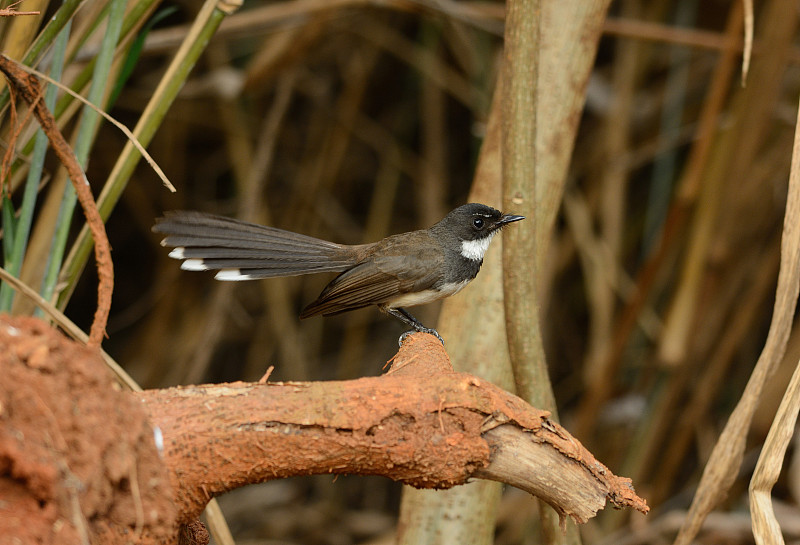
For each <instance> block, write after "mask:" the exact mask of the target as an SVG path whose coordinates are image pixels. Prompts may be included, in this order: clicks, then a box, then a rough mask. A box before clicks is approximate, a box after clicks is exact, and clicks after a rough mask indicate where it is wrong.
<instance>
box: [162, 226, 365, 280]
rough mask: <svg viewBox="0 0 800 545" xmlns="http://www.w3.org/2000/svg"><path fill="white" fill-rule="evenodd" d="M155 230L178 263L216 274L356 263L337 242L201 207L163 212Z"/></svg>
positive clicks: (236, 276)
mask: <svg viewBox="0 0 800 545" xmlns="http://www.w3.org/2000/svg"><path fill="white" fill-rule="evenodd" d="M153 231H155V232H157V233H163V234H165V235H167V236H166V238H164V240H163V241H161V244H162V246H168V247H171V248H173V250H172V251H171V252H170V254H169V255H170V257H173V258H175V259H181V260H183V263H182V264H181V268H182V269H186V270H197V271H200V270H202V271H204V270H216V271H219V272H218V273H217V276H216V277H217V279H218V280H251V279H256V278H269V277H274V276H296V275H301V274H310V273H317V272H326V271H327V272H341V271H344V270H346V269H348V268H350V267H352V266H353V264H354V257H353V252H352V251H348V249H347V247H345V246H342V245H341V244H336V243H333V242H328V241H326V240H321V239H318V238H314V237H309V236H306V235H301V234H298V233H292V232H291V231H284V230H282V229H276V228H275V227H266V226H263V225H256V224H254V223H248V222H245V221H241V220H236V219H232V218H225V217H221V216H214V215H211V214H204V213H202V212H188V211H175V212H167V213H166V214H165V215H164V217H163V218H159V219H157V220H156V224H155V226H153Z"/></svg>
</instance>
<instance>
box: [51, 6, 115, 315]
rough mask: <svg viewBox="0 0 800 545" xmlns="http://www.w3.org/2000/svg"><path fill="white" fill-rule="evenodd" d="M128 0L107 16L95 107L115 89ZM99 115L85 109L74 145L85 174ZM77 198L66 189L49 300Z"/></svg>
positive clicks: (92, 93)
mask: <svg viewBox="0 0 800 545" xmlns="http://www.w3.org/2000/svg"><path fill="white" fill-rule="evenodd" d="M126 3H127V0H112V1H111V6H110V10H109V13H108V25H107V27H106V32H105V35H104V36H103V41H102V43H101V45H100V53H99V54H98V55H97V61H96V64H95V70H94V75H93V77H92V83H91V85H90V87H89V95H88V97H87V99H88V100H89V102H91V103H92V104H97V105H101V104H102V102H103V97H104V96H105V94H106V88H107V87H108V86H109V85H113V82H112V81H111V78H110V77H109V75H110V72H111V64H112V62H113V61H114V53H115V52H116V48H117V43H118V42H119V37H120V33H121V31H122V22H123V19H124V16H125V5H126ZM98 122H99V114H98V113H97V112H96V111H94V110H93V109H92V108H84V109H83V113H82V114H81V120H80V126H79V129H78V137H77V140H76V142H75V149H74V153H75V156H76V158H77V159H78V163H79V164H80V165H81V166H82V167H83V169H84V171H85V170H86V165H87V163H88V160H89V151H90V150H91V147H92V143H93V142H94V139H95V135H96V134H97V129H98V127H99V123H98ZM76 203H77V195H76V193H75V189H74V188H73V187H72V185H71V184H67V185H66V186H65V188H64V197H63V199H62V200H61V207H60V208H59V211H58V223H57V224H56V232H55V235H54V240H53V245H52V248H51V251H50V261H49V263H48V267H47V270H46V272H45V277H44V280H43V282H42V292H41V293H42V297H44V298H45V299H47V300H49V299H50V297H52V295H53V292H54V291H55V285H56V282H57V280H58V271H59V268H60V267H61V262H62V259H63V257H64V251H65V249H66V246H67V236H68V235H69V228H70V224H71V222H72V214H73V212H74V211H75V204H76Z"/></svg>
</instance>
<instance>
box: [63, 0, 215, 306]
mask: <svg viewBox="0 0 800 545" xmlns="http://www.w3.org/2000/svg"><path fill="white" fill-rule="evenodd" d="M217 4H218V3H217V2H216V1H215V0H206V2H205V4H204V5H203V7H202V9H201V10H200V13H199V14H198V16H197V19H196V20H195V22H194V24H193V25H192V28H191V29H190V31H189V34H188V35H187V37H186V39H185V40H184V41H183V43H182V44H181V47H180V48H179V49H178V52H177V53H176V55H175V58H174V59H173V60H172V63H170V66H169V67H168V68H167V71H166V73H165V74H164V77H163V78H161V81H160V82H159V85H158V87H157V88H156V90H155V91H154V93H153V97H152V98H151V99H150V102H149V103H148V104H147V107H146V108H145V110H144V112H142V116H141V118H140V119H139V122H138V123H137V124H136V128H135V129H134V131H133V134H134V136H135V137H136V138H137V139H138V140H139V142H140V143H141V144H142V145H143V146H147V145H148V144H149V143H150V141H151V140H152V138H153V136H154V135H155V132H156V130H157V129H158V127H159V126H160V125H161V121H162V120H163V119H164V116H165V115H166V113H167V111H168V110H169V108H170V106H171V105H172V102H173V101H174V100H175V97H176V96H177V95H178V92H179V91H180V89H181V88H182V87H183V84H184V83H185V82H186V79H187V77H188V76H189V72H190V71H191V70H192V68H193V67H194V64H195V62H197V59H198V58H199V57H200V54H201V53H202V52H203V51H204V50H205V48H206V46H207V45H208V42H209V40H210V39H211V36H213V34H214V32H215V31H216V29H217V27H218V26H219V25H220V23H221V22H222V20H223V19H224V18H225V15H226V14H227V13H226V12H225V11H222V10H221V9H219V8H218V7H217ZM140 158H141V154H140V153H139V152H138V151H137V150H136V148H135V147H134V146H133V144H131V143H130V142H128V143H127V144H126V145H125V148H124V149H123V150H122V153H121V154H120V156H119V158H118V159H117V162H116V164H115V165H114V168H113V170H112V171H111V174H110V175H109V177H108V180H107V181H106V184H105V186H104V187H103V190H102V192H101V193H100V197H99V198H98V201H97V205H98V209H99V210H100V215H101V217H102V218H103V220H106V219H108V217H109V215H111V211H112V210H113V209H114V206H115V205H116V204H117V201H119V198H120V196H121V195H122V191H123V190H124V189H125V186H126V185H127V183H128V181H129V180H130V177H131V175H132V174H133V170H134V168H136V165H137V164H138V162H139V159H140ZM92 244H93V241H92V238H91V234H90V233H89V230H88V228H87V227H86V226H84V227H83V229H81V232H80V234H79V235H78V239H77V240H76V241H75V244H74V245H73V246H72V249H71V251H70V253H69V255H68V256H67V259H66V261H65V263H64V267H63V268H62V270H61V275H60V277H61V279H62V281H63V282H62V285H63V286H64V288H63V290H62V291H61V292H60V293H59V295H58V304H57V306H58V308H60V309H63V308H65V307H66V305H67V302H68V301H69V298H70V296H71V295H72V291H73V290H74V288H75V283H76V281H77V279H78V277H79V276H80V273H81V272H82V271H83V267H84V266H85V265H86V260H87V259H88V257H89V253H90V251H91V248H92Z"/></svg>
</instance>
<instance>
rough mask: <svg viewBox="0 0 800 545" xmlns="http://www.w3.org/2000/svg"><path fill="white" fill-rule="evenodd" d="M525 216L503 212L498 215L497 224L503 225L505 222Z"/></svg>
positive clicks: (521, 218)
mask: <svg viewBox="0 0 800 545" xmlns="http://www.w3.org/2000/svg"><path fill="white" fill-rule="evenodd" d="M524 219H525V216H515V215H513V214H503V215H502V216H500V220H499V221H498V222H497V225H498V226H502V225H505V224H506V223H511V222H514V221H519V220H524Z"/></svg>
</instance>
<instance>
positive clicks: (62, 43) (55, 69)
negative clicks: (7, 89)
mask: <svg viewBox="0 0 800 545" xmlns="http://www.w3.org/2000/svg"><path fill="white" fill-rule="evenodd" d="M71 26H72V24H71V23H70V22H69V21H67V24H66V25H65V26H64V27H63V29H62V30H61V33H60V34H59V35H58V37H57V38H56V42H55V45H54V47H53V66H52V68H51V69H50V77H52V78H53V79H54V80H56V81H58V80H60V79H61V72H62V71H63V69H64V52H65V51H66V49H67V41H68V40H69V32H70V28H71ZM57 92H58V89H57V88H56V86H55V85H49V86H48V87H47V89H46V90H45V94H44V104H45V106H46V107H47V109H48V110H51V111H52V109H53V106H54V105H55V102H56V94H57ZM34 140H35V144H34V146H33V156H32V157H31V163H30V168H29V169H28V176H27V179H26V180H25V190H24V192H23V194H22V205H21V207H20V213H19V219H18V220H17V222H16V226H15V227H16V228H15V229H14V240H13V247H12V248H11V253H10V256H9V258H8V260H7V261H6V264H7V265H6V268H7V270H8V272H9V273H10V274H11V275H13V276H17V277H18V276H19V272H20V269H21V268H22V260H23V257H24V256H25V250H26V249H27V245H28V236H29V234H30V230H31V224H32V223H33V211H34V208H35V205H36V195H37V193H38V191H39V183H40V181H41V179H42V167H43V166H44V158H45V155H46V153H47V146H48V140H47V135H45V134H44V131H42V130H41V129H39V130H37V131H36V135H35V137H34ZM6 236H8V234H7V233H6ZM5 238H6V237H4V240H5ZM13 302H14V290H12V289H11V287H10V286H8V285H7V284H5V283H3V284H2V286H0V312H10V311H11V306H12V304H13Z"/></svg>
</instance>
